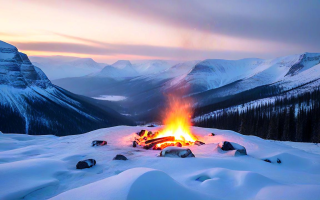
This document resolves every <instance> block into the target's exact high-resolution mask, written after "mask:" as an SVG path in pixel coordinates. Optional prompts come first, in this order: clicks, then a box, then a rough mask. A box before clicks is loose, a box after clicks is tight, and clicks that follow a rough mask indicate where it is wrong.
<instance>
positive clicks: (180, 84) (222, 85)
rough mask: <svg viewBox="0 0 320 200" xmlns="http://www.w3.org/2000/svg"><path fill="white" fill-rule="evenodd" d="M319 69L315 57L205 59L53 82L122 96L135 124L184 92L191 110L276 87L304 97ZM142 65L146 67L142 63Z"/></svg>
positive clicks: (72, 88)
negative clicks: (191, 103)
mask: <svg viewBox="0 0 320 200" xmlns="http://www.w3.org/2000/svg"><path fill="white" fill-rule="evenodd" d="M119 62H124V61H119ZM149 62H150V61H149ZM125 63H126V65H125V66H131V65H130V64H129V63H130V62H129V61H126V62H125ZM319 63H320V54H319V53H303V54H298V55H291V56H285V57H280V58H275V59H258V58H249V59H241V60H221V59H207V60H203V61H188V62H182V63H178V64H175V65H173V66H171V67H168V64H167V63H163V65H164V67H163V68H160V70H159V71H156V72H154V73H146V74H143V75H141V74H139V73H138V74H137V73H135V72H134V73H128V74H126V75H125V76H122V77H119V76H102V75H101V73H102V72H103V74H108V70H110V69H109V68H104V69H103V70H102V71H101V72H99V73H96V74H94V75H91V76H84V77H76V78H65V79H59V80H55V81H53V82H54V83H55V84H57V85H59V86H61V87H63V88H66V89H68V90H70V91H73V92H75V93H77V94H82V95H87V96H91V97H97V96H100V95H120V96H126V97H127V98H126V100H123V101H121V103H120V104H121V105H123V106H124V107H126V108H127V109H128V110H129V112H130V113H131V114H132V115H134V116H137V117H138V118H139V119H150V116H151V115H152V116H155V115H157V114H156V113H159V111H161V108H162V106H163V104H164V102H165V95H166V94H168V93H174V92H176V91H179V90H181V89H183V90H187V93H185V95H186V96H189V97H192V98H193V99H194V101H195V106H196V107H203V106H207V105H210V104H212V103H217V102H219V101H223V100H225V99H228V98H232V97H233V95H236V94H240V93H243V92H245V91H250V90H254V91H255V92H258V90H260V89H262V88H265V87H277V88H279V91H281V93H283V92H286V91H289V90H297V91H298V90H299V92H304V91H310V90H313V89H314V88H316V87H318V86H319V85H320V84H319V83H320V80H319V78H320V64H319ZM144 65H146V66H148V64H147V61H146V62H145V63H144ZM150 65H151V64H150ZM134 69H138V68H134ZM140 69H143V67H141V68H140ZM136 71H137V70H136ZM151 71H152V70H151ZM259 88H260V89H259ZM148 113H150V115H149V114H148ZM146 116H148V117H146Z"/></svg>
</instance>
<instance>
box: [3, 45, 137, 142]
mask: <svg viewBox="0 0 320 200" xmlns="http://www.w3.org/2000/svg"><path fill="white" fill-rule="evenodd" d="M122 124H127V125H128V124H132V122H131V121H130V120H128V119H126V118H125V117H124V116H122V115H120V114H119V113H117V112H116V111H114V110H112V109H109V108H107V107H106V108H103V109H101V108H98V107H96V106H95V105H92V104H91V103H90V102H88V101H85V100H84V99H83V98H81V97H79V96H77V95H75V94H72V93H70V92H68V91H66V90H64V89H62V88H59V87H57V86H55V85H53V84H52V83H51V82H50V80H49V79H48V78H47V76H46V75H45V73H43V72H42V70H41V69H39V68H38V67H36V66H34V65H33V64H32V63H31V62H30V60H29V58H28V56H27V55H26V54H24V53H21V52H19V51H18V49H17V48H16V47H14V46H12V45H10V44H7V43H5V42H2V41H0V130H1V131H2V132H4V133H26V134H54V135H59V136H62V135H71V134H80V133H85V132H88V131H91V130H95V129H99V128H104V127H109V126H115V125H122Z"/></svg>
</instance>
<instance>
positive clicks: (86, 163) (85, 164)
mask: <svg viewBox="0 0 320 200" xmlns="http://www.w3.org/2000/svg"><path fill="white" fill-rule="evenodd" d="M96 163H97V162H96V160H95V159H87V160H82V161H79V162H78V163H77V166H76V167H77V169H85V168H90V167H93V166H95V165H96Z"/></svg>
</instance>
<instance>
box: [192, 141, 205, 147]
mask: <svg viewBox="0 0 320 200" xmlns="http://www.w3.org/2000/svg"><path fill="white" fill-rule="evenodd" d="M194 144H195V145H198V146H201V145H204V144H206V143H204V142H201V141H199V140H197V141H195V142H194Z"/></svg>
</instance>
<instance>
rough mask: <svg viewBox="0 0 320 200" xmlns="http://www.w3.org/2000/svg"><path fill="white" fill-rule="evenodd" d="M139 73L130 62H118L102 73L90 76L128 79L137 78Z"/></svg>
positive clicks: (105, 68)
mask: <svg viewBox="0 0 320 200" xmlns="http://www.w3.org/2000/svg"><path fill="white" fill-rule="evenodd" d="M138 75H139V73H138V72H137V71H136V70H135V69H134V68H133V66H132V64H131V62H130V61H128V60H118V61H117V62H115V63H113V64H112V65H107V66H105V67H104V68H103V69H102V70H101V71H100V72H98V73H95V74H92V75H89V76H91V77H95V76H96V77H111V78H126V77H135V76H138Z"/></svg>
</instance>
